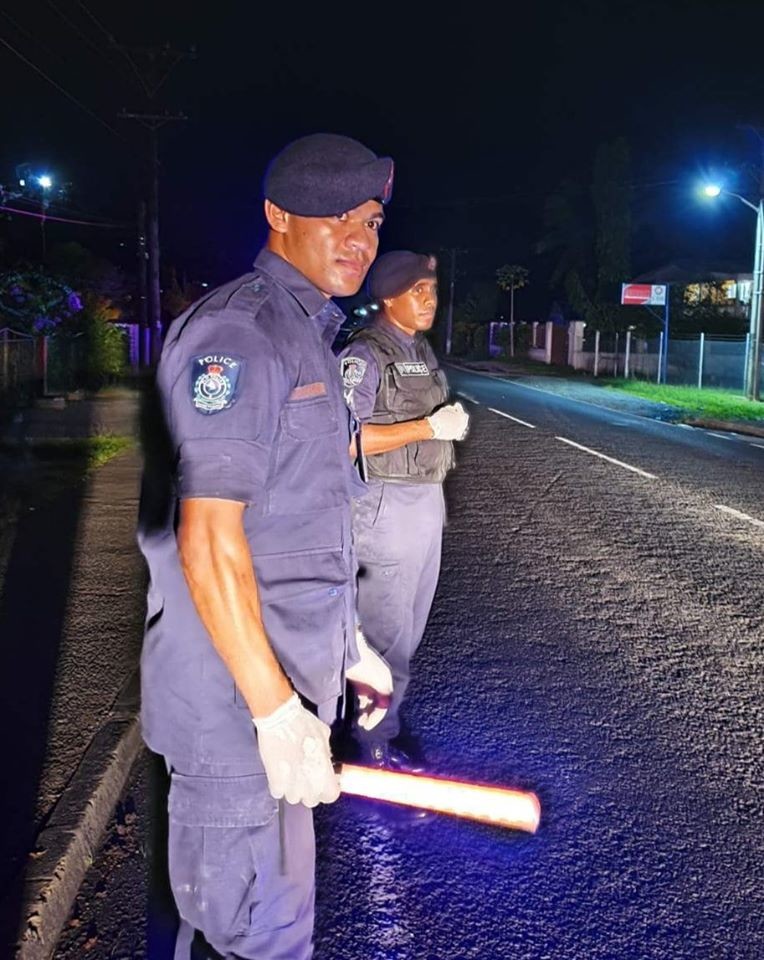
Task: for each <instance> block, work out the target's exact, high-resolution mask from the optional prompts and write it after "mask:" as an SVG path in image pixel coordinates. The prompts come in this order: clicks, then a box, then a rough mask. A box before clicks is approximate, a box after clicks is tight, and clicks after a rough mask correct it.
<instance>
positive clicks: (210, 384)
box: [191, 351, 244, 414]
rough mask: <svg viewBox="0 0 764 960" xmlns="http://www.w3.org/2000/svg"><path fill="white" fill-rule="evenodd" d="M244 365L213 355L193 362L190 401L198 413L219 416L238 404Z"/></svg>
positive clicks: (225, 356)
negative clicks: (216, 414)
mask: <svg viewBox="0 0 764 960" xmlns="http://www.w3.org/2000/svg"><path fill="white" fill-rule="evenodd" d="M243 366H244V361H243V360H242V359H241V357H234V356H231V355H230V354H228V353H222V352H219V351H215V352H213V351H211V352H210V353H205V354H203V355H202V356H198V357H194V358H193V359H192V360H191V399H192V401H193V404H194V406H195V407H196V409H197V410H198V411H199V413H204V414H210V413H219V412H220V411H221V410H226V409H228V407H230V406H232V405H233V403H234V402H235V400H236V389H237V387H238V386H239V381H240V379H241V372H242V369H243Z"/></svg>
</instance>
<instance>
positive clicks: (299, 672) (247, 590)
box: [140, 134, 393, 960]
mask: <svg viewBox="0 0 764 960" xmlns="http://www.w3.org/2000/svg"><path fill="white" fill-rule="evenodd" d="M392 176H393V164H392V160H390V159H389V158H384V157H383V158H379V157H377V156H376V155H375V154H373V153H372V152H371V151H370V150H368V149H367V148H366V147H364V146H363V145H362V144H360V143H358V142H357V141H355V140H352V139H349V138H347V137H342V136H338V135H333V134H316V135H311V136H308V137H304V138H301V139H300V140H297V141H295V142H293V143H292V144H290V145H288V146H287V147H286V148H284V150H283V151H282V152H281V153H280V154H278V155H277V156H276V158H275V159H274V160H273V161H272V163H271V165H270V167H269V169H268V171H267V174H266V177H265V181H264V195H265V216H266V219H267V221H268V227H269V234H268V240H267V243H266V246H265V248H264V249H263V250H262V251H261V252H260V254H259V255H258V257H257V259H256V261H255V264H254V269H253V271H252V272H251V273H248V274H246V275H245V276H243V277H240V278H239V279H237V280H234V281H233V282H231V283H229V284H227V285H225V286H223V287H221V288H219V289H217V290H215V291H214V292H212V293H210V294H209V295H208V296H206V297H205V298H204V299H202V300H200V301H199V302H198V303H196V304H194V305H193V306H192V307H191V308H190V309H189V310H187V311H186V312H185V313H184V314H183V315H182V316H180V317H179V318H178V319H177V320H175V322H174V323H173V324H172V326H171V328H170V330H169V332H168V335H167V338H166V342H165V344H164V349H163V351H162V357H161V361H160V364H159V369H158V375H157V382H158V388H159V393H160V397H161V404H162V409H163V414H164V418H165V420H166V426H167V432H168V438H169V450H170V461H171V465H172V475H173V476H172V485H171V487H170V488H169V489H170V491H171V492H170V494H169V496H168V500H167V503H166V509H165V510H164V512H161V511H160V512H159V514H158V513H157V509H156V507H157V504H156V502H155V500H153V499H152V498H151V496H149V495H148V494H147V495H146V500H145V507H146V509H145V510H143V519H142V528H141V532H140V542H141V547H142V550H143V552H144V554H145V557H146V560H147V562H148V567H149V572H150V587H149V593H148V610H147V621H146V623H147V627H146V636H145V643H144V649H143V655H142V662H141V671H142V701H143V702H142V721H143V732H144V737H145V739H146V742H147V743H148V745H149V747H151V749H152V750H154V751H156V752H157V753H160V754H162V755H163V756H164V758H165V760H166V762H167V765H168V768H169V769H170V771H171V786H170V793H169V869H170V880H171V885H172V889H173V894H174V897H175V900H176V904H177V907H178V911H179V914H180V917H181V927H180V930H179V933H178V939H177V946H176V953H175V957H176V960H189V958H190V957H197V956H204V957H208V956H217V955H218V954H220V955H223V956H224V957H230V958H234V957H241V958H252V960H255V958H256V960H286V958H289V960H308V958H310V957H311V956H312V954H313V947H312V935H313V902H314V879H313V878H314V839H313V823H312V811H311V809H310V808H311V807H314V806H315V805H316V804H318V803H320V802H331V801H333V800H335V799H336V798H337V796H338V792H339V790H338V782H337V777H336V775H335V772H334V769H333V766H332V759H331V755H330V751H329V746H328V743H329V726H328V723H330V722H331V721H332V720H333V719H334V717H335V714H336V708H337V700H338V697H339V696H340V692H341V690H342V689H343V686H344V680H345V677H346V676H347V677H348V678H349V679H351V680H352V681H355V682H358V683H360V684H362V685H363V689H368V688H369V687H371V688H374V687H375V683H377V684H378V681H379V677H380V664H381V661H380V659H379V658H378V657H377V656H376V655H375V654H374V653H373V652H372V651H371V650H370V649H369V648H368V646H367V645H366V644H364V643H363V640H362V638H361V642H360V644H357V642H356V637H355V599H354V579H355V559H354V557H353V553H352V547H351V500H352V498H353V497H354V496H357V495H359V494H362V493H364V492H365V489H364V488H363V484H361V483H360V481H359V480H358V478H357V475H356V473H355V471H354V469H353V466H352V462H351V460H350V458H349V457H348V448H349V445H350V443H351V434H352V431H353V425H354V423H355V421H354V419H353V418H352V416H351V414H350V413H349V411H348V408H347V406H346V403H345V399H344V396H343V385H342V382H341V379H340V375H339V371H338V370H337V363H336V359H335V357H334V355H333V354H332V353H331V349H330V348H331V343H332V340H333V339H334V336H335V334H336V331H337V329H338V327H339V325H340V323H341V321H342V320H343V319H344V318H343V316H342V313H341V311H340V310H339V309H338V307H337V306H335V304H334V303H333V302H332V301H331V299H330V297H332V296H347V295H351V294H353V293H355V292H356V291H357V290H358V289H359V288H360V286H361V284H362V283H363V280H364V277H365V275H366V272H367V270H368V268H369V265H370V264H371V262H372V261H373V259H374V257H375V255H376V251H377V244H378V231H379V228H380V226H381V224H382V221H383V218H384V217H383V203H385V202H387V200H388V199H389V196H390V192H391V186H392ZM149 506H150V507H151V509H149ZM382 667H384V665H382ZM388 677H389V673H388ZM382 686H383V687H384V683H383V684H382ZM383 692H385V691H383ZM209 948H212V949H211V950H210V949H209ZM200 951H201V952H200Z"/></svg>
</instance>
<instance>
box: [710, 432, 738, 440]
mask: <svg viewBox="0 0 764 960" xmlns="http://www.w3.org/2000/svg"><path fill="white" fill-rule="evenodd" d="M706 433H707V434H708V435H709V437H718V438H719V439H720V440H734V439H735V437H728V436H726V435H725V434H723V433H712V432H711V431H710V430H707V431H706Z"/></svg>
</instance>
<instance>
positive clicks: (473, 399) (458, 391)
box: [456, 390, 480, 406]
mask: <svg viewBox="0 0 764 960" xmlns="http://www.w3.org/2000/svg"><path fill="white" fill-rule="evenodd" d="M456 393H457V396H459V397H464V399H465V400H469V402H470V403H475V404H477V405H478V406H480V401H479V400H476V399H475V398H474V397H471V396H470V395H469V394H468V393H462V391H461V390H457V391H456Z"/></svg>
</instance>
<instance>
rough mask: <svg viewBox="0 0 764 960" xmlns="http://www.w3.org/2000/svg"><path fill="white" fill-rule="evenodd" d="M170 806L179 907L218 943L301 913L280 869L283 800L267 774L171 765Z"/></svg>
mask: <svg viewBox="0 0 764 960" xmlns="http://www.w3.org/2000/svg"><path fill="white" fill-rule="evenodd" d="M168 806H169V821H170V836H169V870H170V883H171V885H172V891H173V894H174V896H175V902H176V904H177V907H178V912H179V913H180V915H181V916H182V917H183V919H184V920H186V921H187V922H188V923H189V924H191V925H192V926H193V927H194V928H195V929H197V930H201V931H202V933H204V935H205V937H206V938H207V940H209V942H210V943H211V944H212V945H213V946H215V948H216V949H218V950H221V949H222V950H223V952H229V950H230V949H231V947H232V943H233V941H234V940H235V939H237V938H240V937H250V936H252V935H253V934H255V933H257V932H258V931H259V930H265V929H274V928H278V927H282V926H288V925H290V924H291V923H293V922H294V921H295V916H296V910H297V909H299V905H300V903H301V901H300V897H299V896H298V895H295V891H294V889H293V888H294V884H293V883H290V882H289V878H288V877H287V876H285V874H284V873H283V871H282V869H281V865H282V863H283V860H284V856H283V849H282V842H281V841H282V832H283V831H282V829H281V827H282V825H281V823H280V818H279V815H278V802H277V801H276V800H274V799H273V797H272V796H271V795H270V793H269V792H268V785H267V780H266V777H265V776H264V775H254V776H247V777H219V778H218V777H191V776H184V775H182V774H179V773H175V772H173V774H172V782H171V786H170V796H169V804H168ZM306 813H309V811H307V810H306Z"/></svg>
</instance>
